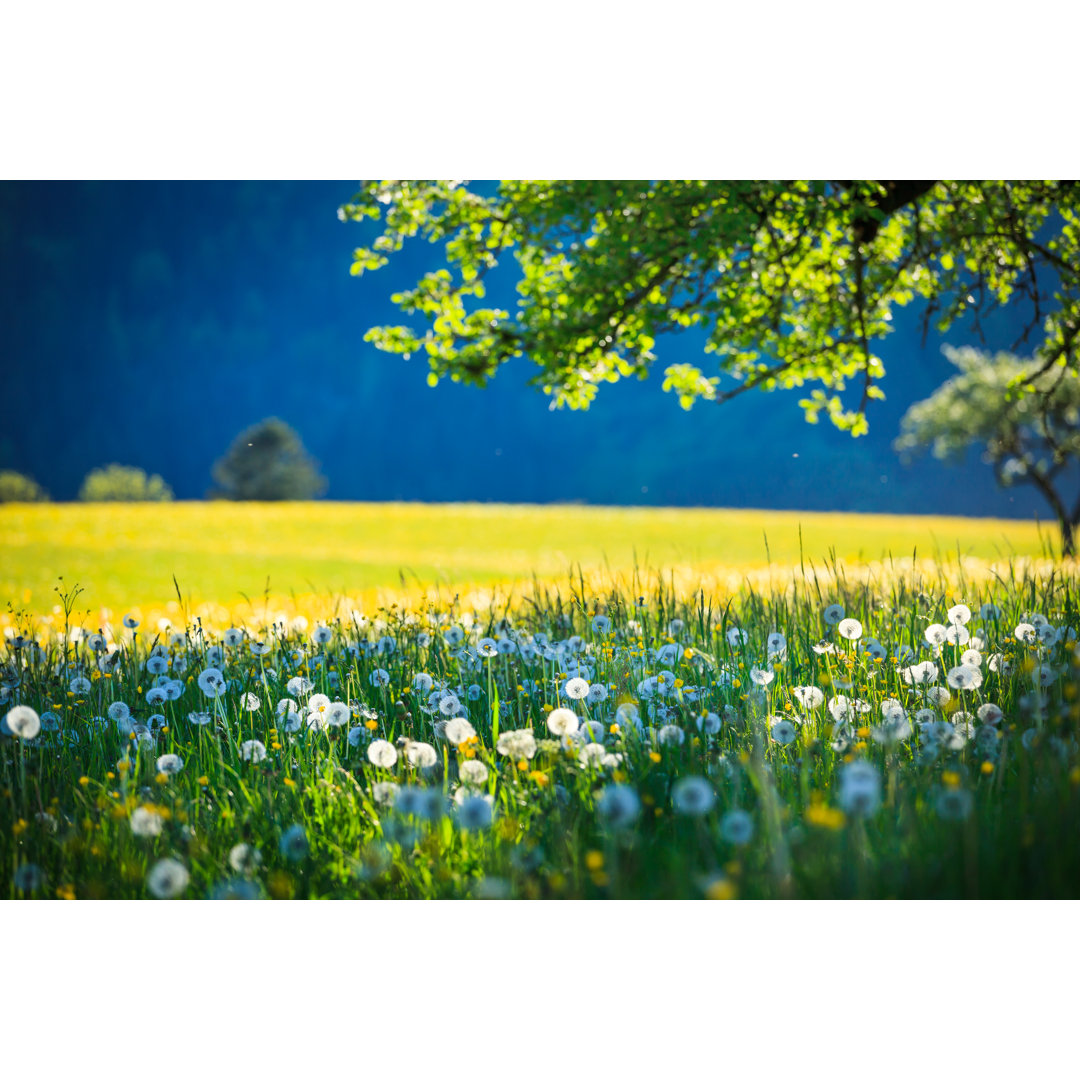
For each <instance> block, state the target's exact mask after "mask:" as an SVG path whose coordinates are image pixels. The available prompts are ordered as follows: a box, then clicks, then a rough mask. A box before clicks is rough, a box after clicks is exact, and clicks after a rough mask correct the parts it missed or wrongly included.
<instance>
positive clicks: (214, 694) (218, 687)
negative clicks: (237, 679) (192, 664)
mask: <svg viewBox="0 0 1080 1080" xmlns="http://www.w3.org/2000/svg"><path fill="white" fill-rule="evenodd" d="M226 687H227V683H226V681H225V676H224V675H223V674H222V672H221V671H220V670H219V669H218V668H215V667H208V668H207V669H206V670H205V671H203V672H202V673H201V674H200V675H199V689H200V690H201V691H202V692H203V693H204V694H205V695H206V696H207V697H208V698H219V697H221V695H222V694H224V693H225V690H226Z"/></svg>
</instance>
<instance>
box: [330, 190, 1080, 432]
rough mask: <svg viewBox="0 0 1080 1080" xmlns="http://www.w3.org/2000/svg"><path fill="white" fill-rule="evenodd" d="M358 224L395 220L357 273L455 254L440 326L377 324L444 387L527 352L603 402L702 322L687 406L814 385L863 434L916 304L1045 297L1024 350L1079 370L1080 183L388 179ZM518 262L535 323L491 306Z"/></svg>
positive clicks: (391, 347)
mask: <svg viewBox="0 0 1080 1080" xmlns="http://www.w3.org/2000/svg"><path fill="white" fill-rule="evenodd" d="M339 216H340V217H341V218H342V219H343V220H347V221H358V222H363V221H366V220H367V219H372V220H373V221H375V222H377V223H378V226H379V227H378V230H377V235H374V236H373V238H372V239H371V241H370V243H369V244H368V245H367V246H364V247H360V248H358V249H357V250H356V252H355V254H354V257H353V266H352V271H353V273H354V274H363V273H366V272H369V271H373V270H377V269H379V268H380V267H381V266H383V265H384V264H385V263H386V262H387V261H388V260H389V259H390V258H391V257H392V256H393V254H394V252H396V251H399V250H400V249H401V247H402V245H403V244H404V243H405V241H406V240H407V239H409V238H410V237H414V236H418V235H419V236H423V237H425V238H426V239H427V240H429V241H431V242H433V243H441V244H443V245H445V248H444V250H445V254H446V263H445V266H443V267H442V268H440V269H438V270H436V271H435V272H433V273H428V274H425V275H424V276H423V277H422V278H421V279H420V281H419V282H417V284H416V287H415V288H413V289H410V290H408V291H406V292H402V293H399V294H397V295H396V296H395V297H394V300H395V302H396V303H397V304H398V306H399V307H400V308H401V309H402V311H403V312H405V313H407V314H409V315H416V316H419V317H420V319H419V320H413V323H412V325H409V326H380V327H375V328H374V329H372V330H370V331H369V333H368V340H370V341H372V342H374V343H375V345H376V346H377V347H378V348H380V349H384V350H386V351H388V352H394V353H400V354H405V355H409V354H413V353H420V352H423V353H424V354H425V355H426V356H427V359H428V362H429V364H430V368H431V371H430V373H429V375H428V380H429V382H431V383H432V384H433V385H434V384H435V383H436V382H438V380H439V379H441V378H450V379H453V380H461V381H465V382H468V383H474V384H477V385H483V384H484V383H486V381H487V380H488V379H489V378H491V376H492V375H494V374H495V372H496V371H497V370H498V369H499V367H500V366H501V365H502V364H503V363H505V362H506V361H507V360H510V359H511V358H514V357H521V356H526V357H528V359H529V360H530V361H532V363H534V364H535V365H536V366H537V368H538V370H537V372H536V374H535V376H534V377H533V379H532V382H533V384H534V385H536V386H538V387H540V388H542V389H543V390H544V392H545V393H547V394H550V395H551V396H552V399H553V406H564V405H565V406H569V407H571V408H587V407H588V405H589V403H590V402H591V401H592V400H593V398H594V397H595V395H596V392H597V389H598V387H599V386H600V384H601V383H604V382H615V381H616V380H618V379H620V378H625V377H627V376H631V375H633V376H638V377H642V378H643V377H645V375H646V374H647V373H648V371H649V370H650V368H651V367H652V365H653V363H654V362H655V361H657V360H658V358H659V357H658V352H657V351H654V350H656V349H657V338H658V336H659V335H661V334H664V333H668V332H671V331H679V330H683V329H686V328H688V327H699V328H703V329H705V330H706V331H707V333H708V339H707V344H706V346H705V351H706V353H710V354H713V355H714V356H715V358H716V360H715V367H716V370H717V374H708V373H707V372H705V371H703V370H702V369H701V368H699V367H697V366H695V365H692V364H673V365H670V366H668V367H667V368H666V369H665V370H664V382H663V386H664V389H665V390H670V391H673V392H675V393H676V394H678V396H679V400H680V403H681V404H682V405H683V406H684V407H685V408H689V407H690V406H691V405H692V404H693V403H694V402H696V401H698V400H700V399H705V400H708V401H714V402H722V401H727V400H729V399H730V398H732V397H734V396H736V395H737V394H741V393H743V392H745V391H747V390H750V389H753V388H760V389H764V390H771V389H774V388H776V387H778V386H783V387H790V386H803V385H805V384H808V383H809V384H812V389H811V391H810V393H809V394H808V396H807V397H805V398H803V399H802V401H801V402H800V404H801V406H802V408H803V410H804V411H805V415H806V418H807V420H809V421H811V422H815V421H817V419H818V417H819V416H820V414H821V413H823V412H824V413H825V414H826V415H827V416H828V417H829V419H830V420H831V421H832V422H833V423H834V424H835V425H836V426H837V427H839V428H841V429H844V430H847V431H850V432H851V433H852V434H853V435H859V434H862V433H863V432H865V431H866V428H867V423H866V415H865V414H866V408H867V405H868V404H869V402H870V401H872V400H873V399H874V398H879V397H883V396H884V395H883V393H882V391H881V389H880V387H879V385H878V383H879V381H880V380H881V377H882V376H883V375H884V374H885V369H884V366H883V364H882V362H881V358H880V357H879V356H878V355H877V354H876V353H875V345H876V343H877V342H878V341H880V340H881V339H882V338H883V337H884V336H885V335H886V334H887V333H888V332H889V329H890V321H891V319H892V314H893V310H894V308H896V307H902V306H904V305H906V304H908V303H911V302H912V301H914V300H916V299H918V300H920V301H922V302H923V305H924V318H925V323H924V326H925V327H928V326H929V325H931V324H932V323H936V325H937V326H938V328H939V329H941V330H944V329H945V328H947V327H948V326H949V325H951V324H952V323H953V322H954V321H955V320H956V319H958V318H960V317H961V316H965V315H970V316H971V317H972V318H973V320H974V324H975V328H976V330H977V331H978V330H979V316H980V314H981V313H983V312H985V311H987V310H989V309H990V308H993V307H995V306H1000V305H1004V304H1007V303H1010V302H1012V301H1014V300H1017V299H1023V300H1024V301H1026V302H1027V303H1028V305H1029V307H1030V310H1031V312H1032V316H1031V321H1030V323H1029V324H1028V326H1027V327H1026V329H1025V332H1024V333H1023V334H1022V335H1021V339H1020V340H1019V341H1017V342H1015V343H1014V344H1013V346H1012V347H1013V348H1019V347H1020V346H1021V345H1022V344H1023V343H1025V342H1027V343H1029V344H1030V345H1032V346H1033V347H1035V346H1037V347H1039V349H1040V355H1041V356H1042V357H1043V365H1044V366H1045V368H1046V369H1047V370H1049V369H1050V368H1052V367H1054V366H1055V365H1059V364H1060V365H1064V366H1066V367H1068V368H1070V369H1075V368H1076V366H1077V354H1076V348H1075V338H1076V334H1077V331H1078V329H1080V184H1078V183H1076V182H1056V181H1023V182H1013V181H986V182H967V181H957V182H953V181H944V180H939V181H934V180H885V181H879V180H870V181H816V182H810V181H794V182H788V181H784V182H774V181H757V180H748V181H732V182H713V181H662V182H649V181H581V182H578V181H508V182H503V183H501V184H499V185H498V188H497V190H496V191H495V193H494V194H491V195H483V194H480V193H479V192H478V191H476V190H474V189H470V187H469V186H468V185H467V184H466V183H464V182H460V181H443V182H430V181H419V182H408V181H372V182H369V183H366V184H364V186H363V188H362V190H361V191H360V193H359V194H358V195H357V196H356V197H355V198H354V200H353V201H352V202H351V203H349V204H348V205H346V206H343V207H342V208H341V209H340V211H339ZM369 228H370V226H369ZM511 255H512V256H513V258H514V259H516V261H517V265H518V270H519V271H520V279H519V281H518V284H517V290H518V293H519V295H520V299H519V300H518V302H517V309H516V311H514V312H509V311H505V310H501V309H499V308H497V307H488V306H484V304H483V301H484V297H485V277H486V275H488V273H489V272H490V271H491V269H492V268H493V267H495V266H496V265H498V263H499V262H500V261H501V260H505V259H506V258H508V257H509V256H511ZM422 322H426V323H427V325H426V327H424V326H423V325H421V323H422ZM722 375H726V376H729V377H730V380H729V381H728V382H726V383H722V381H721V376H722ZM850 383H854V385H853V386H851V387H850V388H849V384H850ZM1014 389H1017V390H1020V389H1030V385H1029V386H1027V387H1019V386H1018V387H1017V388H1014Z"/></svg>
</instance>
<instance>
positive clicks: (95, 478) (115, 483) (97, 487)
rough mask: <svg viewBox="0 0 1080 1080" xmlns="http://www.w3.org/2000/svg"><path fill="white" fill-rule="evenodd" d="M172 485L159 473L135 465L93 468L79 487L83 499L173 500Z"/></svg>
mask: <svg viewBox="0 0 1080 1080" xmlns="http://www.w3.org/2000/svg"><path fill="white" fill-rule="evenodd" d="M172 497H173V492H172V488H171V487H169V485H168V484H166V483H165V481H164V480H162V479H161V477H160V476H158V475H157V474H156V473H155V474H154V475H153V476H147V475H146V473H145V472H143V470H142V469H136V468H134V467H133V466H131V465H117V464H115V463H114V464H112V465H106V466H105V467H104V468H100V469H92V470H91V471H90V472H88V473H87V474H86V479H85V480H83V482H82V487H81V488H80V489H79V498H80V499H81V500H82V501H83V502H169V501H171V500H172Z"/></svg>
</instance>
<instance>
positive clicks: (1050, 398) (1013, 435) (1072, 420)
mask: <svg viewBox="0 0 1080 1080" xmlns="http://www.w3.org/2000/svg"><path fill="white" fill-rule="evenodd" d="M944 352H945V355H946V356H947V357H948V358H949V360H950V362H951V363H952V364H954V365H955V366H956V367H957V368H959V369H960V374H959V375H954V376H953V377H952V378H951V379H949V380H948V381H947V382H945V383H944V384H943V385H941V386H940V387H938V389H937V390H935V391H934V393H933V394H932V395H931V396H930V397H928V398H926V400H924V401H918V402H916V403H915V404H914V405H912V406H911V408H910V409H908V411H907V413H905V415H904V418H903V420H902V421H901V425H900V426H901V432H902V434H901V436H900V438H898V439H897V440H896V442H895V443H894V444H893V445H894V447H895V449H896V450H898V451H900V452H901V453H904V454H909V453H910V452H911V451H916V450H920V449H924V448H926V447H929V448H930V451H931V453H932V454H933V455H934V457H936V458H939V459H941V460H942V461H955V460H957V459H958V458H961V457H962V456H963V455H964V453H965V452H966V451H967V449H968V448H969V447H971V446H975V445H980V444H981V445H982V446H983V447H984V450H983V455H982V459H983V461H985V462H986V463H987V464H989V465H992V466H993V467H994V473H995V475H996V476H997V479H998V483H999V484H1001V485H1002V486H1003V487H1009V486H1011V485H1012V484H1016V483H1024V482H1026V483H1029V484H1033V485H1034V486H1035V487H1036V488H1038V489H1039V491H1040V492H1041V493H1042V495H1043V497H1044V498H1045V499H1046V501H1047V502H1048V503H1049V504H1050V506H1051V507H1052V509H1053V511H1054V514H1055V516H1056V517H1057V519H1058V524H1059V525H1060V527H1061V551H1062V554H1063V555H1073V554H1075V549H1076V542H1075V531H1076V527H1077V525H1078V524H1080V498H1078V499H1077V501H1076V502H1075V503H1074V504H1073V506H1072V508H1071V509H1070V508H1069V507H1068V506H1067V503H1066V497H1065V495H1064V494H1063V493H1062V489H1061V474H1062V472H1063V470H1064V469H1065V467H1066V466H1067V465H1068V464H1069V463H1070V462H1072V461H1076V460H1077V459H1080V382H1077V380H1076V379H1072V378H1063V377H1062V376H1063V374H1064V372H1063V371H1062V370H1061V369H1059V368H1058V369H1053V370H1050V371H1047V370H1045V364H1044V362H1042V361H1035V360H1022V359H1020V358H1018V357H1016V356H1013V355H1012V354H1010V353H1004V352H999V353H997V354H996V355H993V356H991V355H990V354H988V353H983V352H980V351H979V350H977V349H972V348H963V349H952V348H948V347H946V348H945V350H944ZM1025 381H1027V382H1028V384H1029V385H1031V386H1033V387H1034V389H1035V390H1036V393H1026V394H1021V393H1017V388H1018V387H1019V386H1020V385H1021V384H1023V383H1024V382H1025Z"/></svg>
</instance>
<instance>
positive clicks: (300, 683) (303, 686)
mask: <svg viewBox="0 0 1080 1080" xmlns="http://www.w3.org/2000/svg"><path fill="white" fill-rule="evenodd" d="M285 689H286V690H287V691H288V692H289V693H290V694H291V695H292V696H293V697H303V696H304V695H305V694H310V693H311V691H312V690H314V689H315V684H314V683H313V682H312V681H311V680H310V679H305V678H304V676H303V675H294V676H293V677H292V678H291V679H290V680H289V681H288V682H287V683H286V684H285ZM279 704H280V703H279ZM295 707H296V702H295V701H294V702H293V708H295Z"/></svg>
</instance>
